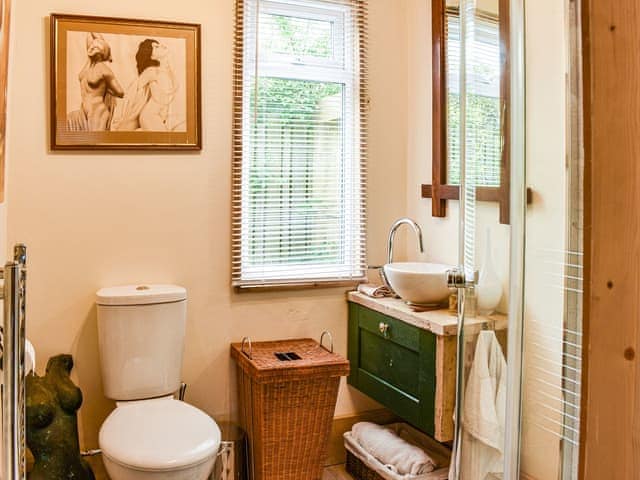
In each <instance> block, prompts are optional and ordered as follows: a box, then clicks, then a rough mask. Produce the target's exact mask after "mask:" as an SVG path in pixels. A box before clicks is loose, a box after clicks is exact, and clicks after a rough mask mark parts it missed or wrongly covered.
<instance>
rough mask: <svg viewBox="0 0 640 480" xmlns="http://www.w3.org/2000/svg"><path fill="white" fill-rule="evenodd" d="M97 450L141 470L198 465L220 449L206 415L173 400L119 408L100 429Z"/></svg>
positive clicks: (217, 434)
mask: <svg viewBox="0 0 640 480" xmlns="http://www.w3.org/2000/svg"><path fill="white" fill-rule="evenodd" d="M99 441H100V448H101V449H102V451H103V453H104V454H105V455H107V456H108V457H110V458H111V459H112V460H113V461H115V462H117V463H120V464H122V465H125V466H130V467H133V468H137V469H141V470H173V469H177V468H180V467H186V466H189V465H194V464H197V463H199V462H201V461H203V460H205V459H206V458H208V457H210V456H212V455H214V454H215V453H216V452H217V451H218V448H219V446H220V429H219V428H218V425H216V423H215V422H214V421H213V419H212V418H211V417H209V415H207V414H206V413H204V412H202V411H201V410H198V409H197V408H195V407H193V406H191V405H188V404H187V403H184V402H181V401H179V400H174V399H173V398H161V399H153V400H143V401H139V402H131V403H125V404H121V405H120V406H118V408H116V409H115V410H114V411H113V412H111V415H109V417H108V418H107V419H106V420H105V422H104V424H103V425H102V428H101V429H100V439H99Z"/></svg>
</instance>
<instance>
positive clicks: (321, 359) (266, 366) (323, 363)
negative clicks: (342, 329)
mask: <svg viewBox="0 0 640 480" xmlns="http://www.w3.org/2000/svg"><path fill="white" fill-rule="evenodd" d="M231 356H232V357H233V358H234V359H235V360H236V362H238V365H239V366H240V368H242V370H244V371H245V372H246V373H247V374H248V375H249V376H250V377H252V378H253V379H255V380H256V381H257V382H259V383H275V382H282V381H287V380H303V379H309V378H322V377H324V378H326V377H342V376H345V375H348V374H349V360H347V359H346V358H344V357H343V356H342V355H339V354H337V353H332V352H330V351H328V350H327V349H325V348H324V347H322V346H320V344H319V343H318V342H316V341H315V340H313V339H311V338H301V339H295V340H278V341H271V342H254V343H253V344H252V345H251V348H249V344H248V343H247V344H245V348H244V351H243V350H242V344H240V343H232V344H231Z"/></svg>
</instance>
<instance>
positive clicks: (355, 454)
mask: <svg viewBox="0 0 640 480" xmlns="http://www.w3.org/2000/svg"><path fill="white" fill-rule="evenodd" d="M387 428H389V429H391V430H392V431H393V432H394V433H395V434H396V435H398V436H399V437H400V438H402V439H403V440H406V441H407V442H409V443H411V444H413V445H416V446H418V447H420V448H422V450H424V451H425V452H426V453H427V454H428V455H429V456H430V457H431V459H432V460H433V461H434V462H435V463H436V465H437V468H436V470H434V471H433V472H431V473H426V474H424V475H399V474H398V473H396V472H394V471H393V470H391V469H389V468H388V467H387V466H385V465H383V464H382V463H380V462H379V461H378V459H376V458H375V457H373V456H372V455H370V454H369V453H368V452H367V451H366V450H365V449H363V448H362V447H361V446H360V444H359V443H358V442H357V441H356V440H355V439H354V438H353V437H352V435H351V432H347V433H345V434H344V446H345V449H346V450H347V465H346V469H347V472H349V474H351V475H352V476H353V477H354V478H355V479H356V480H447V478H448V476H449V467H448V465H449V461H450V458H451V451H450V450H449V449H448V448H446V447H444V446H443V445H441V444H439V443H438V442H436V441H435V440H433V439H431V438H429V437H428V436H426V435H425V434H424V433H422V432H419V431H418V430H416V429H415V428H413V427H411V426H409V425H407V424H406V423H394V424H392V425H387Z"/></svg>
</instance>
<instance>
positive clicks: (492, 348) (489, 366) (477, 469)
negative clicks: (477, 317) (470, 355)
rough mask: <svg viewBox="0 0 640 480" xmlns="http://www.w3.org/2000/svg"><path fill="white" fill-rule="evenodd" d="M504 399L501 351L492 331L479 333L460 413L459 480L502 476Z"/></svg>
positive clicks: (505, 391) (505, 380)
mask: <svg viewBox="0 0 640 480" xmlns="http://www.w3.org/2000/svg"><path fill="white" fill-rule="evenodd" d="M506 398H507V363H506V362H505V359H504V354H503V353H502V348H501V347H500V344H499V343H498V339H497V338H496V335H495V333H494V332H492V331H483V332H480V335H479V336H478V343H477V345H476V352H475V356H474V359H473V365H472V366H471V371H470V372H469V378H468V380H467V389H466V390H465V398H464V410H463V413H462V417H463V422H462V446H461V448H460V451H459V452H458V453H459V455H460V479H461V480H489V479H491V478H495V477H498V478H501V477H502V474H503V470H504V466H503V458H504V452H503V448H504V429H505V410H506ZM453 464H454V462H453V461H452V471H453Z"/></svg>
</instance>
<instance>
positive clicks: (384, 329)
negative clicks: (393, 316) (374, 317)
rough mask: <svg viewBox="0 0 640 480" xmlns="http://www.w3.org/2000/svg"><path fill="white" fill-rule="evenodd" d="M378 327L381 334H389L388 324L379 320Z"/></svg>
mask: <svg viewBox="0 0 640 480" xmlns="http://www.w3.org/2000/svg"><path fill="white" fill-rule="evenodd" d="M378 329H379V330H380V333H381V334H382V335H384V336H385V337H388V336H389V324H388V323H384V322H380V324H379V325H378Z"/></svg>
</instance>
